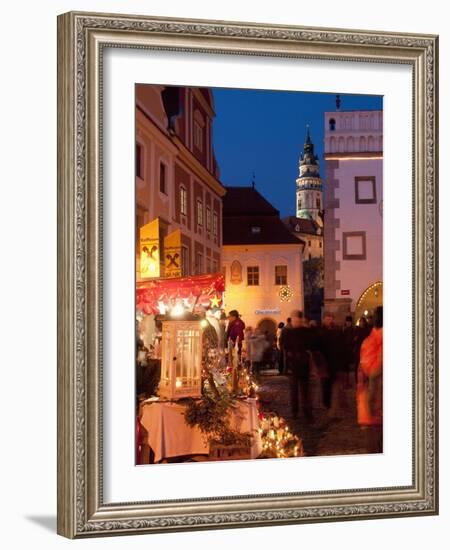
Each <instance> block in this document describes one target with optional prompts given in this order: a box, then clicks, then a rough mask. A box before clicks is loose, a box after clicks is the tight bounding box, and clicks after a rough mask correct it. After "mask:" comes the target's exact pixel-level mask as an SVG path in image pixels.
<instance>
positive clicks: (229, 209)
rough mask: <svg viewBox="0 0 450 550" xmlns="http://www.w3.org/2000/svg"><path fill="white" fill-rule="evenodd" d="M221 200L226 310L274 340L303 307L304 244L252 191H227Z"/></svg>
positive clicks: (254, 190) (260, 197)
mask: <svg viewBox="0 0 450 550" xmlns="http://www.w3.org/2000/svg"><path fill="white" fill-rule="evenodd" d="M226 189H227V193H226V194H225V197H224V199H223V226H224V235H223V251H222V254H223V271H224V275H225V289H226V290H225V307H226V310H227V311H230V310H232V309H237V310H238V311H239V313H240V314H241V317H242V319H243V321H244V322H245V324H246V325H247V326H251V327H253V328H259V329H261V330H262V331H266V330H267V331H269V333H271V334H272V335H274V334H275V332H276V328H277V325H278V323H279V322H281V321H282V322H286V319H287V318H288V317H289V316H290V314H291V312H292V310H293V309H301V310H303V307H304V293H303V262H302V251H303V248H304V243H303V242H302V241H301V240H299V239H298V238H297V237H295V236H293V235H292V234H291V232H290V231H289V230H288V229H287V227H286V226H285V225H284V223H283V222H282V221H281V219H280V217H279V212H278V210H276V209H275V208H274V207H273V206H272V205H271V204H270V203H269V202H267V201H266V199H264V197H263V196H262V195H261V194H260V193H259V192H258V191H257V190H256V189H255V188H254V187H227V188H226Z"/></svg>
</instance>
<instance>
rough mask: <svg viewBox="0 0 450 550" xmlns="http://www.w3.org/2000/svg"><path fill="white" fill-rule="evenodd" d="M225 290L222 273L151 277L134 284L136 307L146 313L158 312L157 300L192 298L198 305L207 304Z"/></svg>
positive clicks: (173, 300) (167, 302)
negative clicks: (172, 277)
mask: <svg viewBox="0 0 450 550" xmlns="http://www.w3.org/2000/svg"><path fill="white" fill-rule="evenodd" d="M224 290H225V280H224V277H223V274H222V273H212V274H208V275H195V276H192V277H180V278H174V279H151V280H148V281H140V282H138V283H137V285H136V309H137V310H142V311H143V312H144V313H145V314H146V315H150V314H154V315H157V314H158V313H160V311H159V308H158V302H163V303H164V304H169V303H170V302H175V301H176V300H177V299H178V300H183V299H188V300H194V301H196V302H197V304H198V305H203V306H209V305H210V302H211V298H213V297H214V296H215V295H216V294H219V296H221V294H222V292H224Z"/></svg>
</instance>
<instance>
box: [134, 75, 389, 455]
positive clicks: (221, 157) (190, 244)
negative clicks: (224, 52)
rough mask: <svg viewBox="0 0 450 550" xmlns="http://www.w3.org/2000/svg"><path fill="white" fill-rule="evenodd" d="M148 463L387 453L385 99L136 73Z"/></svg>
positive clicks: (139, 374)
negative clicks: (173, 81)
mask: <svg viewBox="0 0 450 550" xmlns="http://www.w3.org/2000/svg"><path fill="white" fill-rule="evenodd" d="M135 128H136V143H135V147H136V149H135V160H136V163H135V167H136V173H135V176H136V178H135V182H136V183H135V208H136V210H135V212H136V365H135V369H136V371H135V372H136V375H135V376H136V378H135V380H136V464H137V465H144V464H165V463H174V462H177V463H180V462H203V461H223V460H243V459H269V458H270V459H287V458H295V457H297V458H299V459H301V458H303V457H314V456H324V455H353V454H354V455H357V454H373V453H382V452H383V399H382V397H383V98H382V96H377V95H351V94H342V93H339V90H336V93H335V94H331V93H312V92H301V91H299V92H294V91H271V90H257V89H229V88H205V87H192V86H164V85H153V84H136V86H135Z"/></svg>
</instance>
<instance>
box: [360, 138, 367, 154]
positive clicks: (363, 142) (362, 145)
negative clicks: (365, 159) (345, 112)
mask: <svg viewBox="0 0 450 550" xmlns="http://www.w3.org/2000/svg"><path fill="white" fill-rule="evenodd" d="M359 150H360V151H361V152H364V151H366V150H367V149H366V138H365V137H364V136H361V137H360V138H359Z"/></svg>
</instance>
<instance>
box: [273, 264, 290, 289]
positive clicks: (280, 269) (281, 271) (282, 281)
mask: <svg viewBox="0 0 450 550" xmlns="http://www.w3.org/2000/svg"><path fill="white" fill-rule="evenodd" d="M275 284H276V285H287V265H276V266H275Z"/></svg>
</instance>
